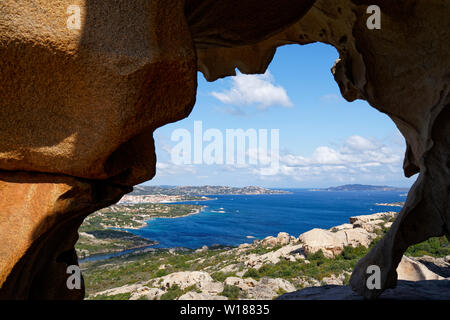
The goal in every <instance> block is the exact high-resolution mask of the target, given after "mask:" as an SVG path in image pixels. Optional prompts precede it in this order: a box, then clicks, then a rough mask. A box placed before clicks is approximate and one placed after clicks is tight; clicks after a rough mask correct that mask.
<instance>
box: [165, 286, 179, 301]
mask: <svg viewBox="0 0 450 320" xmlns="http://www.w3.org/2000/svg"><path fill="white" fill-rule="evenodd" d="M182 295H183V290H181V289H180V287H179V286H178V285H177V284H174V285H173V286H171V287H170V288H169V289H167V292H166V293H164V294H163V295H162V296H161V300H175V299H176V298H178V297H181V296H182Z"/></svg>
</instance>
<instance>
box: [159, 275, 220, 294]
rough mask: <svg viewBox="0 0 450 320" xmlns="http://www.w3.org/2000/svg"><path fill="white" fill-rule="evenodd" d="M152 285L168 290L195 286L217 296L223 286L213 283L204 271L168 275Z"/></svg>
mask: <svg viewBox="0 0 450 320" xmlns="http://www.w3.org/2000/svg"><path fill="white" fill-rule="evenodd" d="M151 283H152V284H153V285H156V284H157V285H158V286H160V288H165V289H168V288H170V287H172V286H174V285H178V286H179V287H180V289H181V290H183V289H186V288H187V287H190V286H193V285H196V286H197V288H199V289H200V290H201V291H202V292H204V293H209V294H218V293H220V292H222V291H223V284H222V283H219V282H215V281H214V280H213V279H212V278H211V276H210V275H209V273H207V272H204V271H181V272H174V273H171V274H168V275H166V276H164V277H161V278H156V279H153V280H152V281H151Z"/></svg>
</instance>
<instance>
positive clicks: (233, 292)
mask: <svg viewBox="0 0 450 320" xmlns="http://www.w3.org/2000/svg"><path fill="white" fill-rule="evenodd" d="M220 295H222V296H225V297H227V298H228V299H230V300H237V299H238V298H239V297H240V295H241V289H239V287H237V286H232V285H228V284H226V285H225V286H224V288H223V291H222V293H221V294H220Z"/></svg>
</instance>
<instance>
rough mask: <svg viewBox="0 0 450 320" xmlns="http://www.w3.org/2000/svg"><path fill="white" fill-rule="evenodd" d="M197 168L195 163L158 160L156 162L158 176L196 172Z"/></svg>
mask: <svg viewBox="0 0 450 320" xmlns="http://www.w3.org/2000/svg"><path fill="white" fill-rule="evenodd" d="M196 173H197V170H196V169H195V167H194V166H193V165H177V164H174V163H172V162H162V161H158V162H157V163H156V175H157V176H170V175H181V174H196Z"/></svg>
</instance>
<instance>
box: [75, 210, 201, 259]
mask: <svg viewBox="0 0 450 320" xmlns="http://www.w3.org/2000/svg"><path fill="white" fill-rule="evenodd" d="M201 208H202V206H200V205H188V204H160V203H144V204H133V205H113V206H110V207H108V208H104V209H102V210H99V211H97V212H94V213H93V214H92V215H90V216H88V217H87V218H86V219H85V220H84V222H83V224H82V225H81V227H80V229H79V235H80V237H79V240H78V242H77V244H76V246H75V248H76V250H77V253H78V256H79V257H80V258H85V257H87V256H90V255H94V254H104V253H111V252H118V251H123V250H127V249H134V248H141V247H147V246H150V245H154V244H157V242H156V241H151V240H148V239H145V238H142V237H139V236H136V235H133V234H132V233H130V232H128V231H125V230H114V229H112V228H117V229H122V228H123V229H127V228H130V229H134V228H140V227H143V226H145V224H146V221H147V220H149V219H151V218H156V217H164V218H177V217H182V216H186V215H189V214H193V213H195V212H198V211H200V210H201Z"/></svg>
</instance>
